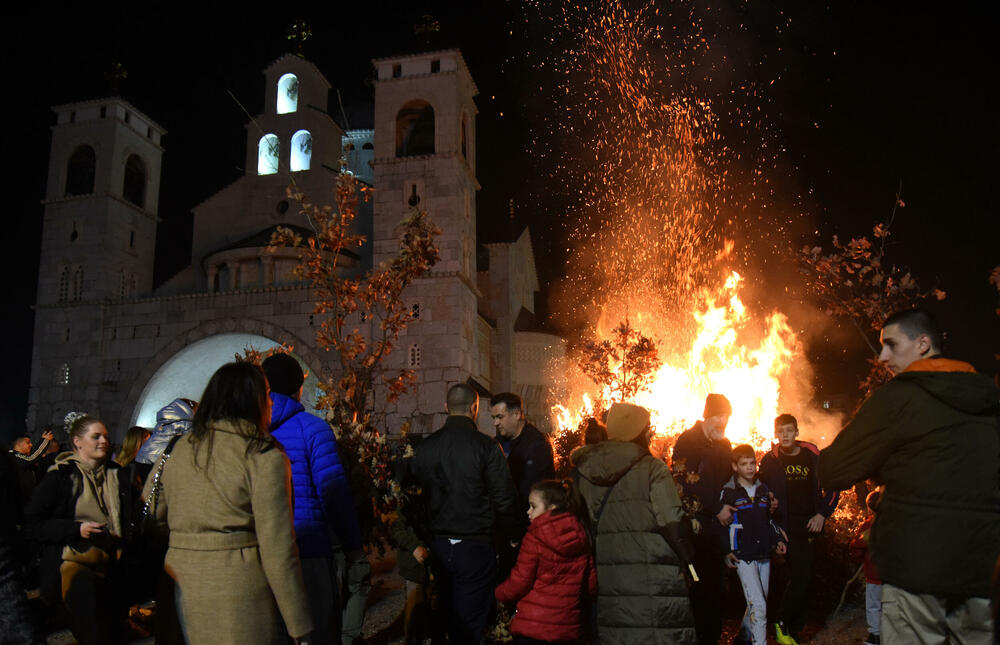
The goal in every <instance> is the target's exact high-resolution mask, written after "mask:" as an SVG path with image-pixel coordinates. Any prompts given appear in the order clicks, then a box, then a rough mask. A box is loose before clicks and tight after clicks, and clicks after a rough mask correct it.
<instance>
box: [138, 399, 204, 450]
mask: <svg viewBox="0 0 1000 645" xmlns="http://www.w3.org/2000/svg"><path fill="white" fill-rule="evenodd" d="M193 418H194V408H193V407H192V406H191V404H190V403H189V402H188V400H187V399H174V400H173V401H171V402H170V403H168V404H166V405H165V406H163V407H162V408H160V411H159V412H157V413H156V427H155V428H153V431H152V433H150V435H149V439H146V442H145V443H144V444H142V446H141V447H140V448H139V452H138V453H137V454H136V456H135V460H136V461H137V462H139V463H140V464H149V465H152V464H155V463H156V462H157V461H158V460H159V459H160V455H162V454H163V451H164V450H166V449H167V444H168V443H170V440H171V439H173V438H174V437H176V436H178V435H182V434H187V433H188V432H190V431H191V419H193Z"/></svg>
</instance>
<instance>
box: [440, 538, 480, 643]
mask: <svg viewBox="0 0 1000 645" xmlns="http://www.w3.org/2000/svg"><path fill="white" fill-rule="evenodd" d="M431 567H432V569H433V571H434V576H435V580H436V583H437V585H438V591H439V593H440V595H441V603H442V605H443V607H444V611H445V613H446V614H447V617H448V638H449V643H451V644H452V645H461V644H465V643H468V644H469V645H479V642H480V640H482V637H483V632H484V631H486V625H487V623H488V622H489V617H490V611H491V610H492V608H493V604H494V602H495V601H494V597H493V589H494V588H495V587H496V554H495V552H494V550H493V545H491V544H490V543H488V542H477V541H472V540H462V541H460V542H458V543H457V544H452V543H451V541H450V540H449V539H448V538H444V537H436V538H434V540H433V542H432V544H431Z"/></svg>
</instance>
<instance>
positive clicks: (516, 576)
mask: <svg viewBox="0 0 1000 645" xmlns="http://www.w3.org/2000/svg"><path fill="white" fill-rule="evenodd" d="M582 512H583V500H582V499H581V497H580V493H579V492H578V491H577V490H576V486H574V484H573V482H572V481H570V480H568V479H564V480H562V481H556V480H545V481H540V482H538V483H536V484H535V485H534V486H532V487H531V493H530V494H529V495H528V519H529V520H530V521H531V526H529V527H528V532H527V533H526V534H525V536H524V541H523V542H522V543H521V550H520V552H519V553H518V555H517V564H515V565H514V569H513V571H511V573H510V577H509V578H507V580H506V581H505V582H504V583H503V584H501V585H500V586H499V587H497V589H496V598H497V600H499V601H501V602H511V601H517V613H515V614H514V620H513V621H512V622H511V626H510V631H511V633H513V634H514V635H515V637H516V640H515V642H517V643H519V644H521V645H529V644H544V643H574V642H579V640H580V638H581V635H582V633H583V622H584V610H583V605H584V600H585V599H586V598H588V597H591V596H593V595H595V594H596V593H597V569H596V568H595V567H594V557H593V552H592V550H591V547H590V540H588V539H587V532H586V531H585V530H584V528H583V523H582V522H581V521H580V515H581V513H582Z"/></svg>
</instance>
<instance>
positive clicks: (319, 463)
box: [261, 353, 363, 643]
mask: <svg viewBox="0 0 1000 645" xmlns="http://www.w3.org/2000/svg"><path fill="white" fill-rule="evenodd" d="M261 367H262V368H263V369H264V374H265V375H266V376H267V380H268V383H269V384H270V386H271V430H270V431H271V436H273V437H274V438H275V439H277V440H278V442H279V443H281V445H282V447H284V449H285V454H287V455H288V460H289V461H290V462H291V467H292V490H293V494H294V496H295V500H294V509H295V510H294V522H295V539H296V542H297V543H298V546H299V557H300V558H301V560H302V575H303V580H304V582H305V586H306V593H307V594H308V596H309V603H310V609H311V611H312V614H313V624H314V625H315V626H316V627H315V632H314V633H313V636H314V639H315V641H316V642H317V643H329V642H334V641H339V640H340V635H339V634H337V633H335V632H337V631H339V629H338V628H337V627H336V626H337V625H339V623H340V610H339V606H340V602H339V598H338V595H339V594H338V593H337V577H336V569H335V566H334V543H333V541H332V540H331V534H330V532H331V529H332V530H333V532H334V533H335V537H336V539H339V541H340V546H341V547H342V548H343V549H344V550H345V551H346V552H348V553H351V554H357V553H358V552H361V532H360V529H359V527H358V518H357V513H356V511H355V508H354V502H353V500H352V497H351V490H350V487H349V486H348V483H347V474H346V473H345V472H344V466H343V464H342V463H341V461H340V455H339V454H338V451H337V440H336V437H334V434H333V430H332V429H331V428H330V426H329V424H327V423H326V421H324V420H322V419H320V418H319V417H316V416H313V415H311V414H309V413H308V412H306V411H305V408H304V407H303V405H302V404H301V403H300V402H299V399H300V398H301V396H302V384H303V382H304V381H305V375H304V374H303V372H302V367H301V366H299V362H298V361H297V360H295V358H293V357H292V356H291V355H289V354H284V353H279V354H273V355H272V356H268V357H267V358H266V359H264V362H263V364H262V365H261ZM362 554H363V552H362Z"/></svg>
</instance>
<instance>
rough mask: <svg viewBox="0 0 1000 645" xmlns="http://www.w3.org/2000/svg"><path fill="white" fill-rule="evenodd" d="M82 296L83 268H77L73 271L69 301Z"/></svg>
mask: <svg viewBox="0 0 1000 645" xmlns="http://www.w3.org/2000/svg"><path fill="white" fill-rule="evenodd" d="M81 296H83V267H82V266H79V265H78V266H77V267H76V270H75V271H73V289H72V292H71V293H70V300H79V299H80V297H81Z"/></svg>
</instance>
